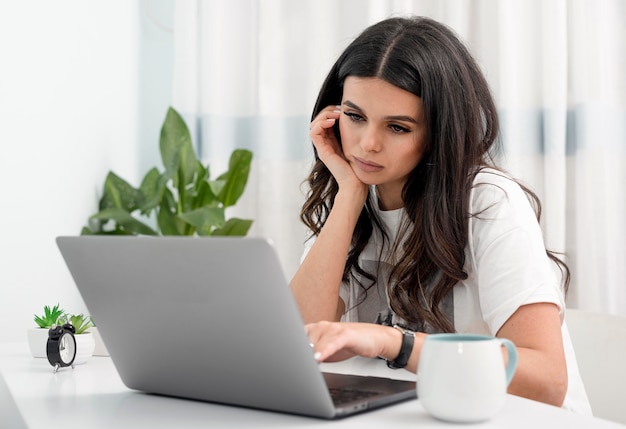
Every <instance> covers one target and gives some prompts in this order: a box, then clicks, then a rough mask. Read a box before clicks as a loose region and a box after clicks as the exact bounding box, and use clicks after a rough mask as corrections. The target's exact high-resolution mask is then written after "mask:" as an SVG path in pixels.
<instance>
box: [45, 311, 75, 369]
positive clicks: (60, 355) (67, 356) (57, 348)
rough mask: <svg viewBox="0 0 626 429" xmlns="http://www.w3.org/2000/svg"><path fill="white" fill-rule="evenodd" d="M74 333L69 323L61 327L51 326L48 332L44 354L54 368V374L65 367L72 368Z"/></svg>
mask: <svg viewBox="0 0 626 429" xmlns="http://www.w3.org/2000/svg"><path fill="white" fill-rule="evenodd" d="M75 332H76V330H75V328H74V326H72V325H71V324H69V323H66V324H64V325H61V326H57V325H52V328H50V330H49V331H48V343H47V344H46V354H47V356H48V362H50V365H52V366H53V367H54V372H57V371H58V369H59V368H64V367H67V366H71V367H72V368H73V367H74V358H75V357H76V338H74V333H75Z"/></svg>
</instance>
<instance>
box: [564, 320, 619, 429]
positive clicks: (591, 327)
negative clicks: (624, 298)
mask: <svg viewBox="0 0 626 429" xmlns="http://www.w3.org/2000/svg"><path fill="white" fill-rule="evenodd" d="M565 317H566V319H565V320H566V323H567V328H568V330H569V333H570V337H571V339H572V345H573V346H574V351H575V352H576V360H577V361H578V368H579V370H580V375H581V377H582V379H583V383H584V384H585V389H586V391H587V396H588V397H589V402H590V403H591V409H592V410H593V414H594V416H596V417H600V418H603V419H606V420H612V421H615V422H619V423H623V424H626V390H625V389H626V317H624V316H617V315H611V314H604V313H595V312H590V311H584V310H578V309H569V308H568V309H567V311H566V316H565Z"/></svg>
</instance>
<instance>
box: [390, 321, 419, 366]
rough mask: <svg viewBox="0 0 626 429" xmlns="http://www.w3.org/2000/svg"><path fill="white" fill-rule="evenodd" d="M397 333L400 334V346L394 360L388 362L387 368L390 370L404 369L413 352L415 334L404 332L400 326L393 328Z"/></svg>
mask: <svg viewBox="0 0 626 429" xmlns="http://www.w3.org/2000/svg"><path fill="white" fill-rule="evenodd" d="M393 327H394V328H395V329H397V330H398V331H400V332H402V345H401V346H400V353H399V354H398V357H396V358H395V359H394V360H388V361H387V366H388V367H389V368H391V369H400V368H404V367H405V366H406V364H407V363H408V362H409V357H411V352H412V351H413V343H414V342H415V332H413V331H409V330H406V329H404V328H402V327H401V326H398V325H394V326H393Z"/></svg>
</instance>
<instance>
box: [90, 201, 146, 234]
mask: <svg viewBox="0 0 626 429" xmlns="http://www.w3.org/2000/svg"><path fill="white" fill-rule="evenodd" d="M91 219H99V220H114V221H115V222H116V223H117V224H118V225H121V226H122V227H123V228H124V230H126V231H127V232H129V233H132V234H143V235H158V233H157V232H156V231H155V230H153V229H152V228H150V227H149V226H148V225H146V224H145V223H143V222H141V221H139V220H137V219H135V218H134V217H133V216H132V215H131V214H130V213H129V212H127V211H126V210H123V209H119V208H116V207H113V208H109V209H104V210H101V211H99V212H98V213H96V214H95V215H93V216H91Z"/></svg>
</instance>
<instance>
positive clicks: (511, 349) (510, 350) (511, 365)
mask: <svg viewBox="0 0 626 429" xmlns="http://www.w3.org/2000/svg"><path fill="white" fill-rule="evenodd" d="M498 340H499V341H500V343H501V344H502V345H503V346H504V347H506V352H507V355H508V357H509V361H508V363H507V365H506V385H507V386H508V385H509V384H510V383H511V380H512V379H513V375H514V374H515V369H516V368H517V348H516V347H515V344H513V342H512V341H510V340H507V339H506V338H498Z"/></svg>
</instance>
